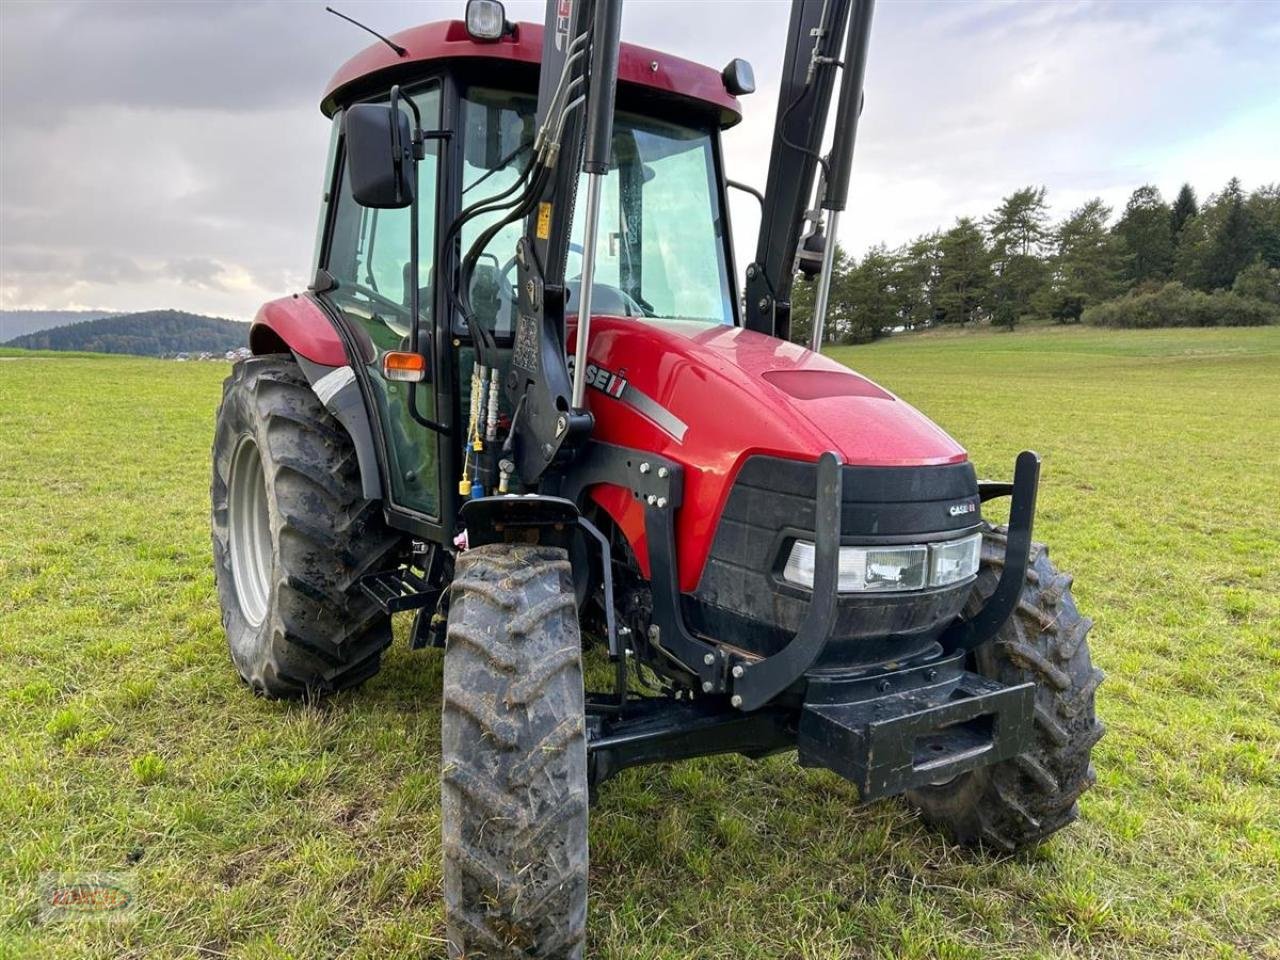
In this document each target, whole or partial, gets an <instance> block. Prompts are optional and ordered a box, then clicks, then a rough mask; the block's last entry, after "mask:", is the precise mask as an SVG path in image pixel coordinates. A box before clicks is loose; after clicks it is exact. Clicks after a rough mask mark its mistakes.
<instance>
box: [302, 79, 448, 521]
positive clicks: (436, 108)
mask: <svg viewBox="0 0 1280 960" xmlns="http://www.w3.org/2000/svg"><path fill="white" fill-rule="evenodd" d="M404 95H406V96H408V97H411V98H412V99H413V101H414V102H415V103H416V104H417V107H418V110H419V111H420V112H421V115H422V125H423V128H424V129H428V130H430V129H434V128H436V127H438V126H439V119H440V102H441V93H440V86H439V84H437V83H432V84H428V85H424V86H421V87H418V88H417V89H415V90H408V91H405V94H404ZM375 102H379V101H375ZM380 102H386V98H385V97H384V98H382V99H381V101H380ZM440 163H441V162H440V151H439V148H438V144H437V142H436V141H428V146H427V156H426V157H425V159H423V160H421V161H420V162H419V163H418V165H417V167H418V198H419V203H418V207H419V214H418V237H419V242H418V249H419V263H418V276H417V277H416V278H411V277H410V276H409V272H408V269H409V268H408V263H409V223H410V221H409V217H410V209H409V208H408V207H405V208H403V209H398V210H379V209H372V208H368V207H362V206H360V205H359V204H357V203H356V202H355V200H354V199H353V198H352V196H351V190H350V186H349V183H348V179H347V175H346V174H347V171H346V164H345V160H344V159H343V149H342V142H341V138H339V142H338V148H337V154H336V165H337V173H336V176H335V180H334V189H333V198H332V200H331V204H332V208H333V209H332V211H331V213H330V216H329V224H330V228H329V235H328V242H327V243H326V244H324V245H323V248H322V251H321V257H320V260H321V263H320V266H321V267H322V268H324V269H325V270H326V271H327V272H328V274H329V275H330V276H331V277H332V278H333V280H334V281H335V284H336V285H335V286H334V287H333V289H330V290H327V291H324V292H323V293H322V294H321V296H322V297H324V299H325V300H327V301H328V303H329V304H330V305H331V306H332V307H333V308H334V309H336V310H337V311H339V312H341V314H342V316H343V317H344V318H345V320H346V321H347V326H348V331H349V333H351V335H352V339H354V340H355V342H356V343H357V345H358V347H359V349H360V351H361V352H362V354H363V356H362V357H361V358H360V359H361V360H362V361H363V373H364V376H363V378H362V380H363V382H364V383H365V384H366V385H367V390H366V396H367V398H368V400H369V402H370V404H371V406H372V407H373V410H371V415H375V416H376V417H377V421H378V423H377V426H378V428H379V429H377V430H376V431H375V433H376V434H381V438H382V439H381V444H380V445H381V447H382V449H383V461H384V462H383V469H384V473H385V477H386V486H385V489H386V491H387V494H388V496H389V499H390V503H389V504H388V506H389V507H391V508H393V509H396V510H400V511H407V512H410V513H412V514H416V515H418V516H419V517H422V518H424V519H427V520H429V521H435V522H436V523H438V522H439V520H440V515H441V490H440V455H441V439H442V438H441V435H440V434H439V433H438V432H437V431H435V430H433V429H432V428H430V427H428V426H426V425H425V424H423V423H422V422H421V420H427V421H431V422H438V421H439V420H440V417H438V416H437V415H436V414H437V407H438V406H439V405H440V404H441V403H442V402H443V399H442V398H444V397H446V396H447V394H444V393H443V392H442V390H441V386H442V385H441V378H442V372H441V371H439V370H430V371H429V373H428V382H426V383H420V384H416V385H415V384H408V383H403V382H395V381H388V380H387V379H386V378H385V377H384V376H383V374H382V357H383V355H384V354H386V353H387V352H388V351H402V350H408V349H409V340H410V334H411V332H412V324H413V318H412V317H411V316H410V312H409V292H410V289H411V288H410V286H409V284H410V283H413V282H416V283H417V284H418V286H419V288H420V291H421V293H420V298H419V310H420V316H419V317H418V322H419V323H420V324H421V326H420V328H419V348H420V350H421V351H422V352H423V353H425V354H426V355H427V356H428V357H429V358H430V356H431V354H432V350H431V344H432V342H433V333H432V331H433V324H432V316H431V314H432V302H433V294H434V289H433V283H434V276H435V270H434V266H435V264H434V259H435V248H436V220H437V218H436V209H437V205H438V202H439V192H440V191H439V187H440V179H441V178H440V169H441V166H440ZM411 388H413V389H411ZM411 397H412V402H413V404H414V405H415V406H416V408H417V413H418V416H419V418H421V420H420V419H418V418H415V417H414V416H412V415H411V411H410V402H411V400H410V398H411Z"/></svg>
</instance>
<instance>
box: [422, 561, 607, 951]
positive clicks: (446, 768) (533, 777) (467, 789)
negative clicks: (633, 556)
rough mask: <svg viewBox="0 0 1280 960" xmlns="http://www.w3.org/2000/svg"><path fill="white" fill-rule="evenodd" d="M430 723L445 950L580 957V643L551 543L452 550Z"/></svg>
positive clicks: (566, 569) (564, 571)
mask: <svg viewBox="0 0 1280 960" xmlns="http://www.w3.org/2000/svg"><path fill="white" fill-rule="evenodd" d="M452 591H453V592H452V599H451V603H450V607H449V627H448V632H447V642H446V647H445V660H444V716H443V720H442V724H441V753H442V760H443V767H442V770H441V775H440V781H441V793H442V809H441V832H442V834H443V837H442V839H443V847H444V857H445V860H444V900H445V921H446V926H447V936H448V941H449V955H450V956H451V957H456V958H463V957H465V958H467V960H472V958H480V957H484V958H488V960H508V958H511V960H514V958H522V960H525V958H529V957H542V958H553V957H554V958H570V960H579V958H581V957H582V952H583V944H584V940H585V936H586V917H587V744H586V728H585V707H584V694H583V686H582V664H581V651H582V642H581V638H580V635H579V630H578V619H577V604H576V602H575V598H574V589H573V574H572V569H571V567H570V564H569V560H568V557H567V555H566V553H565V551H564V550H560V549H554V548H547V547H537V546H528V545H514V544H490V545H486V546H481V547H477V548H475V549H472V550H468V551H466V552H465V553H463V554H461V555H460V556H459V558H458V565H457V572H456V575H455V578H454V581H453V586H452Z"/></svg>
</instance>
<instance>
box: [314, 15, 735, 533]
mask: <svg viewBox="0 0 1280 960" xmlns="http://www.w3.org/2000/svg"><path fill="white" fill-rule="evenodd" d="M396 42H397V43H398V44H399V45H400V46H401V47H402V48H403V49H404V50H405V54H404V55H403V56H400V55H397V54H396V53H395V51H393V50H391V49H389V48H388V47H386V46H384V45H381V44H379V45H375V46H374V47H371V48H370V49H369V50H367V51H365V52H364V53H362V54H360V55H358V56H356V57H355V58H353V59H352V60H351V61H350V62H349V63H347V64H346V65H345V66H343V67H342V68H341V69H340V70H339V71H338V73H337V74H336V75H335V77H334V79H333V81H332V83H331V85H330V88H329V90H328V91H327V93H326V95H325V97H324V100H323V109H324V111H325V113H326V114H327V115H328V116H329V117H330V118H331V120H332V124H333V135H332V137H331V141H330V148H329V162H328V167H327V173H326V181H325V182H326V191H325V198H326V199H325V203H324V205H323V208H322V213H321V219H320V225H319V231H318V232H319V239H318V243H317V248H316V261H315V264H314V270H313V273H314V275H315V276H316V278H317V280H316V283H315V291H316V294H317V296H318V297H319V298H320V299H321V300H322V301H323V302H324V303H325V304H326V305H327V306H328V307H329V308H330V309H332V310H333V311H336V312H338V313H340V314H341V318H342V320H343V321H344V324H345V326H346V327H347V328H348V330H349V331H350V332H351V334H352V335H353V337H354V338H356V339H358V340H359V341H360V342H361V345H362V347H363V351H364V356H365V357H366V363H365V364H364V370H363V371H362V373H363V376H364V379H365V381H366V383H367V385H368V389H369V391H370V393H371V395H372V396H374V397H375V398H376V400H377V412H378V419H379V421H380V422H379V427H380V430H381V433H382V436H383V437H384V438H385V439H386V441H387V442H386V457H387V460H388V461H389V462H388V464H387V476H388V480H389V484H388V490H387V491H386V492H387V506H388V507H389V508H390V509H392V510H395V511H397V512H399V513H402V514H403V515H404V516H405V517H406V519H410V518H412V519H416V520H417V521H419V522H420V524H421V526H422V527H423V528H424V529H426V528H430V527H433V526H435V525H438V524H442V523H444V518H445V517H446V516H447V515H448V514H449V510H450V508H453V509H454V510H455V511H456V501H455V500H454V494H453V492H452V491H453V489H454V488H455V487H456V484H448V485H447V486H448V487H449V490H447V491H446V490H442V488H441V487H442V473H441V464H442V463H443V462H445V461H450V462H453V463H457V462H463V463H464V465H465V461H466V460H467V459H468V458H467V446H468V442H469V438H467V437H466V436H465V435H463V434H461V433H456V432H455V434H454V435H453V437H452V439H446V435H445V434H444V433H443V432H442V431H440V430H439V429H437V428H436V426H435V425H438V424H440V423H442V422H452V423H466V422H467V421H468V419H469V416H470V412H471V402H472V397H471V392H470V390H469V389H468V387H467V385H468V384H469V383H470V381H471V375H472V369H473V365H474V361H475V350H474V346H473V345H474V341H475V337H476V336H477V334H479V335H481V336H484V337H485V338H486V339H492V341H493V352H492V358H493V360H494V361H496V362H493V363H491V364H490V366H492V367H493V368H495V369H497V370H498V371H499V376H500V377H501V375H502V374H504V373H505V368H506V367H507V365H508V363H509V356H510V351H511V346H512V339H513V336H514V332H515V328H516V317H517V309H518V299H519V292H518V288H517V262H516V256H515V250H516V246H517V240H518V239H519V237H520V235H521V234H522V232H523V227H524V225H523V223H522V222H519V221H515V222H508V223H505V224H503V223H500V219H501V217H502V213H503V211H501V210H493V211H492V212H483V211H482V212H480V213H479V214H478V215H477V216H475V217H473V218H471V219H468V220H467V221H466V222H465V223H464V224H463V225H462V226H461V228H460V229H459V230H458V231H457V233H456V237H454V238H450V240H451V242H450V243H448V244H442V243H440V239H441V238H442V236H443V235H444V233H445V232H446V231H447V230H448V228H449V225H450V223H451V222H452V221H453V220H454V219H455V218H456V217H457V215H458V213H459V212H460V211H461V210H463V209H464V208H465V207H467V206H468V205H470V204H474V203H475V202H477V201H492V199H493V198H495V197H497V198H501V197H503V196H509V195H510V194H511V193H512V192H513V191H514V190H515V189H517V188H518V186H519V185H520V184H521V181H522V179H524V178H527V176H528V171H529V167H530V164H531V162H532V159H533V145H534V139H535V135H536V113H537V85H538V77H539V69H538V61H539V58H540V56H541V48H542V43H543V36H542V27H541V26H539V25H537V24H529V23H520V24H511V25H509V26H508V27H507V29H506V30H505V32H504V33H503V35H502V37H501V38H499V39H497V40H493V41H486V40H477V39H475V38H474V37H472V36H471V35H470V34H469V33H468V32H467V27H466V23H465V22H464V21H449V22H444V23H433V24H427V25H424V26H421V27H417V28H414V29H412V30H408V31H405V32H404V33H401V34H398V35H397V37H396ZM735 69H736V70H739V71H740V70H741V69H742V67H736V68H735ZM730 77H731V78H733V77H736V74H734V73H731V74H730ZM392 83H395V84H397V85H398V87H399V91H400V97H401V98H403V99H405V100H407V101H410V102H411V103H412V106H413V108H415V109H416V113H417V115H418V116H420V118H421V124H422V127H423V129H424V130H427V131H430V132H431V133H432V135H433V136H432V138H431V139H429V140H428V141H427V144H428V146H427V150H426V153H425V155H424V157H423V159H422V160H421V161H419V162H418V163H417V164H416V169H417V177H416V180H417V182H416V191H417V197H418V221H417V232H418V243H419V251H420V252H419V255H418V258H417V261H418V267H417V278H416V283H417V287H418V302H419V308H418V309H419V318H418V325H419V327H420V328H421V329H423V330H426V331H430V337H431V338H432V340H433V341H434V347H435V349H434V351H433V352H432V355H431V357H430V361H431V362H430V363H428V364H427V368H426V369H424V370H423V379H422V380H421V381H420V384H421V385H420V386H418V387H416V388H410V387H409V386H408V385H407V384H406V383H405V382H404V381H402V380H400V379H399V378H400V377H402V376H404V375H405V374H404V373H403V372H402V371H400V370H397V369H388V368H387V366H386V358H387V356H388V355H392V356H393V357H394V356H395V355H398V354H400V353H403V352H406V351H408V350H409V349H410V339H411V333H412V331H413V328H414V324H413V322H412V320H411V314H410V310H411V305H410V299H411V297H410V293H411V288H412V285H413V284H414V282H415V281H414V279H413V277H412V276H411V275H410V274H409V272H408V268H407V265H408V263H409V260H410V257H409V239H410V229H409V226H410V224H409V218H410V216H411V211H410V210H409V208H407V207H402V208H381V209H380V208H376V207H369V206H362V205H361V204H360V203H358V202H357V200H356V198H355V197H354V196H353V194H352V186H351V184H352V181H351V175H350V172H349V170H348V165H347V163H346V155H347V152H348V143H347V137H346V135H345V132H344V126H345V120H346V116H347V113H348V111H349V109H350V108H351V107H352V106H355V105H357V104H380V103H387V102H388V99H389V90H390V86H391V85H392ZM727 83H728V84H729V85H730V86H733V87H734V89H737V90H741V89H742V87H741V86H740V85H739V84H740V81H737V80H733V79H731V80H730V81H726V79H725V78H724V77H723V76H721V74H720V72H718V71H714V70H711V69H709V68H706V67H702V66H699V65H697V64H692V63H689V62H688V61H684V60H680V59H678V58H675V57H671V56H669V55H666V54H661V53H658V52H656V51H652V50H646V49H644V48H640V47H633V46H631V45H629V44H623V45H622V46H621V50H620V55H619V85H618V108H617V112H616V114H615V122H614V127H613V131H612V142H611V151H610V152H611V162H610V165H609V169H608V171H607V173H606V174H605V176H604V182H603V186H602V190H601V204H600V225H601V226H600V230H599V232H598V235H597V239H596V243H595V246H594V262H595V270H594V280H593V283H592V293H593V297H592V301H593V312H594V313H597V314H599V315H606V316H613V317H628V318H634V319H637V320H679V321H687V322H691V323H696V324H705V325H727V326H733V325H734V324H736V323H737V322H738V316H737V304H738V301H739V297H738V292H737V290H736V284H735V281H734V276H735V270H734V265H733V250H732V247H731V237H730V232H729V220H728V203H727V201H726V197H725V190H726V180H725V176H724V170H723V165H722V162H721V150H720V130H721V129H723V128H724V127H726V126H729V125H731V124H733V123H736V122H737V121H738V119H739V117H740V114H739V112H738V106H737V101H736V98H735V97H734V96H733V94H731V93H730V92H729V89H728V86H726V84H727ZM686 91H689V92H686ZM495 226H496V227H497V229H494V228H495ZM481 236H485V243H484V244H483V246H482V247H481V249H480V250H479V251H478V258H477V262H476V264H475V266H474V268H473V269H472V270H471V271H470V275H469V277H468V283H467V298H468V301H469V306H470V310H469V311H468V315H464V314H463V312H462V311H461V310H459V309H458V306H457V302H456V300H457V298H456V297H454V296H452V295H451V291H450V290H449V289H448V288H447V285H446V284H444V283H439V282H437V277H448V276H453V275H455V274H456V273H457V271H458V269H459V263H458V260H459V259H460V257H461V255H462V252H463V251H466V250H468V249H470V248H471V247H472V246H473V244H475V243H476V240H477V239H478V238H480V237H481ZM583 242H584V223H583V209H582V207H581V205H579V206H578V207H577V209H576V211H575V217H574V220H573V226H572V229H571V232H570V239H569V243H568V252H567V257H566V264H565V281H566V282H565V285H564V287H565V304H564V306H565V313H566V316H567V318H568V320H569V324H570V328H571V329H572V327H573V326H575V325H576V320H577V314H578V309H577V308H578V304H579V303H580V301H581V273H582V263H583ZM473 325H478V326H481V327H483V330H481V331H475V330H473V329H471V327H472V326H473ZM410 398H412V404H413V406H412V407H411V406H410ZM511 413H512V411H511V409H509V405H508V404H506V403H505V402H504V401H500V402H499V410H498V415H499V416H500V417H501V416H508V417H509V416H510V415H511ZM467 473H468V479H474V477H475V473H474V472H473V471H471V470H468V471H467Z"/></svg>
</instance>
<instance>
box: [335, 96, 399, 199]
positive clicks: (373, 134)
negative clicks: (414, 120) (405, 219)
mask: <svg viewBox="0 0 1280 960" xmlns="http://www.w3.org/2000/svg"><path fill="white" fill-rule="evenodd" d="M394 99H396V98H393V100H394ZM343 136H344V138H345V140H346V155H347V178H348V180H349V181H350V183H351V196H352V197H353V198H354V199H355V201H356V203H358V204H360V206H362V207H375V208H378V209H382V210H388V209H390V210H396V209H400V208H402V207H407V206H409V205H410V204H411V203H413V191H414V173H413V166H414V164H413V133H412V129H411V127H410V125H409V117H408V116H407V115H406V114H405V113H404V112H403V111H402V110H400V109H399V107H398V105H397V106H392V105H389V104H384V103H358V104H356V105H355V106H352V107H348V108H347V112H346V116H345V118H344V119H343Z"/></svg>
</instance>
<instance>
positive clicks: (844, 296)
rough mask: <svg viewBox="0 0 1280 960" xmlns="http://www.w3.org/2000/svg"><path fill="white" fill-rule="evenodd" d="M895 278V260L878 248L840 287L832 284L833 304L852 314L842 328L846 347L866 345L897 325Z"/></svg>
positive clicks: (846, 276) (873, 250) (862, 261)
mask: <svg viewBox="0 0 1280 960" xmlns="http://www.w3.org/2000/svg"><path fill="white" fill-rule="evenodd" d="M893 276H894V261H893V257H892V256H890V254H889V252H888V251H887V250H886V249H885V248H884V247H883V246H875V247H872V248H871V249H870V250H868V251H867V252H866V255H865V256H863V258H862V260H861V261H860V262H859V263H858V264H856V265H855V266H853V267H852V268H851V269H850V270H848V271H847V272H846V273H845V274H844V275H843V276H842V277H841V278H840V284H839V286H838V287H837V286H836V285H835V283H834V282H833V283H832V288H833V289H832V300H833V301H835V300H837V299H838V300H839V301H840V302H841V303H842V304H843V305H844V306H845V307H846V308H847V310H848V319H847V321H846V322H845V323H843V324H842V326H841V338H840V339H841V341H842V342H843V343H866V342H867V341H869V340H874V339H875V338H876V337H878V336H880V335H881V333H882V332H883V331H884V330H885V328H892V327H893V326H895V325H896V324H897V322H898V321H897V312H896V301H895V297H894V292H893Z"/></svg>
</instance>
